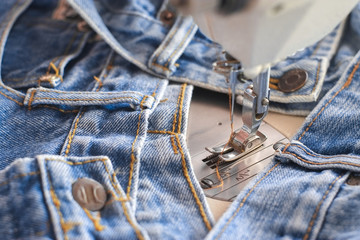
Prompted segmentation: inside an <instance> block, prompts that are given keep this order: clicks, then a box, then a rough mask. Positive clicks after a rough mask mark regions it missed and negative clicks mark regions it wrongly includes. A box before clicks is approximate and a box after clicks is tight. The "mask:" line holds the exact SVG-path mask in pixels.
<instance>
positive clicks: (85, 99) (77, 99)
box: [34, 97, 138, 102]
mask: <svg viewBox="0 0 360 240" xmlns="http://www.w3.org/2000/svg"><path fill="white" fill-rule="evenodd" d="M41 99H45V100H57V101H98V102H109V101H113V100H120V99H133V100H136V101H138V99H137V98H134V97H116V98H108V99H100V98H99V99H96V98H83V99H82V98H76V99H74V98H68V99H67V98H50V97H36V98H34V100H41Z"/></svg>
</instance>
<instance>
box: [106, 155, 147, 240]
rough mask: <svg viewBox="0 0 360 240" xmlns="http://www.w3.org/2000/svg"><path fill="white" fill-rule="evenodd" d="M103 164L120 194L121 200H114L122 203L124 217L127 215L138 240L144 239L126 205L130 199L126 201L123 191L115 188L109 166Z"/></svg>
mask: <svg viewBox="0 0 360 240" xmlns="http://www.w3.org/2000/svg"><path fill="white" fill-rule="evenodd" d="M103 164H104V166H105V170H106V172H107V173H108V176H109V178H110V182H111V184H112V185H113V187H114V189H115V190H116V191H117V192H118V193H119V196H120V199H119V198H114V199H115V200H116V201H119V202H120V203H121V207H122V209H123V211H124V215H125V217H126V220H127V221H128V222H129V224H130V226H131V227H132V228H133V229H134V231H135V234H136V236H137V238H138V239H140V240H142V239H144V236H143V235H142V233H141V231H140V230H139V229H138V228H137V226H136V225H135V224H134V222H133V221H132V220H131V218H130V215H129V213H128V212H127V207H126V205H125V201H127V200H128V199H126V200H125V199H124V198H123V196H122V194H121V191H120V190H119V189H117V187H116V186H115V182H114V179H112V178H111V174H110V172H109V169H108V168H107V166H106V163H105V161H103Z"/></svg>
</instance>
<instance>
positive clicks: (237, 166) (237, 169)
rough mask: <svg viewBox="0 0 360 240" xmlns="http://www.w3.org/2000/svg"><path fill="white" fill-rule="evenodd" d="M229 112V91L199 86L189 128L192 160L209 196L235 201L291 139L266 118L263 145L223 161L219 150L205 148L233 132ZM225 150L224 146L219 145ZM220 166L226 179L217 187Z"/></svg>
mask: <svg viewBox="0 0 360 240" xmlns="http://www.w3.org/2000/svg"><path fill="white" fill-rule="evenodd" d="M240 110H241V109H240V108H235V109H234V120H235V121H234V124H235V126H234V127H235V128H240V127H241V125H242V121H241V111H240ZM199 113H200V114H199ZM228 113H229V109H228V98H227V96H226V95H224V94H220V93H214V92H211V91H207V90H203V89H198V88H195V90H194V94H193V99H192V102H191V107H190V115H189V131H188V146H189V150H190V155H191V159H192V160H191V162H192V166H193V169H194V172H195V175H196V178H197V180H198V181H199V182H200V184H201V186H202V187H203V189H204V192H205V194H206V196H208V197H210V198H215V199H218V200H223V201H232V200H233V199H234V198H235V197H236V196H237V195H238V194H239V192H240V191H241V189H242V188H243V187H244V186H246V184H247V183H248V182H249V181H251V180H252V179H253V178H254V177H255V176H256V174H257V173H259V172H260V171H262V170H263V169H264V168H265V167H266V166H267V165H268V164H269V163H270V162H271V161H272V157H273V155H274V153H275V150H276V149H278V148H279V147H280V146H282V145H284V144H287V143H288V140H287V139H286V137H285V136H284V135H283V134H281V133H280V132H278V131H277V130H276V129H274V128H272V127H271V126H270V125H268V124H267V123H265V122H263V123H262V124H261V126H260V128H261V131H262V133H264V134H265V135H266V136H267V137H268V138H267V139H266V140H265V141H264V142H263V143H262V145H261V146H260V147H259V148H257V149H254V150H253V151H251V152H249V153H248V154H246V155H245V156H243V157H241V158H240V160H238V161H232V162H226V161H223V160H221V159H220V158H219V154H211V153H209V152H208V151H207V150H205V147H207V146H219V145H221V144H218V143H219V142H220V143H224V142H227V140H228V138H229V133H230V129H229V123H230V119H229V117H228ZM265 120H266V119H265ZM219 123H221V124H219ZM281 142H282V143H281ZM212 149H214V148H212ZM274 149H275V150H274ZM221 150H222V148H219V149H218V151H221ZM227 151H229V149H228V150H226V151H225V152H224V153H228V152H227ZM216 166H218V170H219V173H220V176H221V178H222V179H223V186H222V187H217V186H218V185H219V183H220V182H221V181H220V179H218V178H217V176H216Z"/></svg>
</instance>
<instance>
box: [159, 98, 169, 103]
mask: <svg viewBox="0 0 360 240" xmlns="http://www.w3.org/2000/svg"><path fill="white" fill-rule="evenodd" d="M168 100H169V99H168V98H165V99H162V100H160V102H161V103H164V102H167V101H168Z"/></svg>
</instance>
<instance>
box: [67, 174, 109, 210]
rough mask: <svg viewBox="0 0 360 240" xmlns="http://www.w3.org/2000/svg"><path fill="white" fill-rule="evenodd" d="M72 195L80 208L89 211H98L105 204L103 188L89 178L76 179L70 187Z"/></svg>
mask: <svg viewBox="0 0 360 240" xmlns="http://www.w3.org/2000/svg"><path fill="white" fill-rule="evenodd" d="M72 195H73V198H74V199H75V201H76V202H77V203H78V204H79V205H80V206H81V207H84V208H86V209H88V210H90V211H97V210H100V209H101V208H103V207H104V205H105V202H106V191H105V188H104V187H103V186H102V185H101V184H100V183H99V182H97V181H95V180H93V179H90V178H80V179H78V180H77V181H76V182H75V183H74V184H73V186H72Z"/></svg>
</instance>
